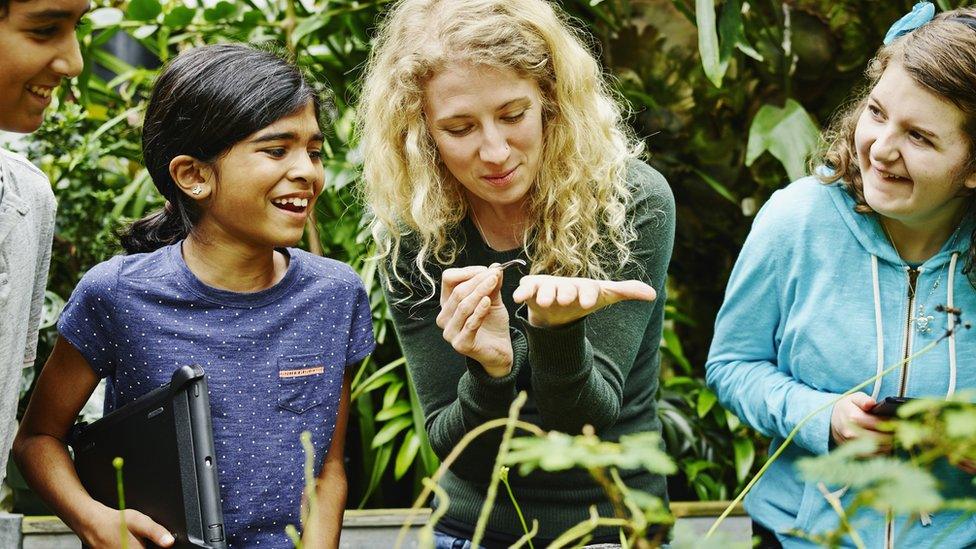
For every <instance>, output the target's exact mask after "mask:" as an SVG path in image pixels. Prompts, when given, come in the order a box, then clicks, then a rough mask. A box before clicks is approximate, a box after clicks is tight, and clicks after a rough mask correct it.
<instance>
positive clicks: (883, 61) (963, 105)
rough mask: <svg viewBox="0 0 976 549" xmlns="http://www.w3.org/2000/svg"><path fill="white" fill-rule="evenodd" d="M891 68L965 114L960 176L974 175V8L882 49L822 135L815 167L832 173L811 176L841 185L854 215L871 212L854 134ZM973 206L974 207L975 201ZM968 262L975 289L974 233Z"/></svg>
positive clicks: (952, 14) (943, 18)
mask: <svg viewBox="0 0 976 549" xmlns="http://www.w3.org/2000/svg"><path fill="white" fill-rule="evenodd" d="M892 63H897V64H899V65H900V66H901V67H902V68H903V69H904V70H905V72H907V73H908V74H909V75H910V76H911V78H912V80H914V81H915V83H917V84H918V85H920V86H922V87H924V88H926V89H928V90H929V91H931V92H932V93H934V94H936V95H938V96H939V97H942V98H945V99H946V100H947V101H949V102H951V103H952V104H953V105H955V106H956V107H958V108H959V110H961V111H962V112H963V115H964V116H965V123H964V127H963V130H964V131H965V133H966V135H967V136H968V137H969V147H970V155H969V156H970V158H969V162H968V163H967V164H966V165H965V166H963V169H962V172H961V173H962V174H971V173H973V172H976V92H974V90H976V8H961V9H957V10H953V11H947V12H943V13H940V14H939V15H937V16H936V17H935V18H934V19H932V21H930V22H928V23H926V24H924V25H922V26H921V27H919V28H917V29H915V30H914V31H912V32H910V33H908V34H906V35H904V36H902V37H900V38H897V39H896V40H895V41H893V42H891V43H890V44H888V45H887V46H884V47H882V48H881V49H880V50H879V51H878V54H877V55H876V56H875V57H874V59H872V60H871V62H870V63H869V64H868V68H867V71H866V75H867V79H868V84H867V85H866V86H865V87H864V88H863V89H862V90H861V91H860V92H859V93H858V94H857V95H856V96H855V99H854V101H853V102H851V103H850V104H849V105H848V106H847V107H846V108H845V109H844V110H842V111H841V113H840V114H839V115H838V116H837V117H836V118H835V119H834V121H833V123H832V124H831V126H830V128H829V129H828V130H827V131H826V132H825V133H824V137H823V142H822V147H821V152H820V154H819V155H818V156H817V157H816V158H815V161H814V164H816V165H818V166H826V167H828V168H830V170H828V171H823V170H815V173H817V177H818V178H819V179H820V180H821V181H823V182H825V183H834V182H836V181H840V182H841V183H842V184H843V185H844V187H845V188H846V189H847V192H848V193H850V194H851V196H852V197H854V200H855V201H856V203H857V205H856V206H855V208H854V209H855V211H857V212H860V213H871V212H873V210H872V209H871V207H870V206H868V204H867V202H865V200H864V187H863V183H862V181H861V171H860V168H859V165H858V159H857V147H856V145H855V143H854V131H855V129H856V128H857V121H858V119H859V118H860V117H861V114H862V113H863V112H864V109H865V107H866V106H867V102H868V95H869V94H870V92H871V89H873V88H874V86H875V85H876V84H877V83H878V80H880V79H881V75H882V74H883V73H884V71H885V69H886V68H888V66H889V65H891V64H892ZM974 196H976V195H974ZM973 204H974V205H976V198H974V201H973ZM971 210H972V206H971ZM971 214H972V211H971ZM966 256H967V257H966V267H965V269H964V271H963V272H965V273H967V275H968V277H969V281H970V283H971V284H972V285H973V286H974V287H976V272H974V269H973V266H974V264H976V231H974V233H973V234H972V235H970V245H969V250H968V252H967V254H966Z"/></svg>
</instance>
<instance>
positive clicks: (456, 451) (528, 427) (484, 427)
mask: <svg viewBox="0 0 976 549" xmlns="http://www.w3.org/2000/svg"><path fill="white" fill-rule="evenodd" d="M523 394H525V391H522V392H521V393H519V396H521V395H523ZM508 422H509V418H508V417H502V418H498V419H492V420H490V421H486V422H484V423H482V424H481V425H479V426H477V427H475V428H474V429H471V430H470V431H468V432H467V434H465V435H464V436H463V437H461V440H460V441H458V443H457V445H455V446H454V448H452V449H451V452H450V453H449V454H448V455H447V457H446V458H444V461H442V462H441V465H440V467H438V468H437V471H436V472H434V474H433V476H431V477H430V480H431V482H433V483H437V482H438V481H439V480H440V479H441V477H443V476H444V473H446V472H447V469H448V468H449V467H450V466H451V465H453V464H454V462H455V461H457V458H458V456H460V455H461V452H463V451H464V449H465V448H467V447H468V445H469V444H471V441H473V440H474V439H476V438H478V437H479V436H481V435H482V434H484V433H486V432H488V431H490V430H492V429H497V428H499V427H504V426H505V425H507V424H508ZM515 426H516V427H517V428H519V429H522V430H524V431H528V432H529V433H532V434H533V435H536V436H540V437H541V436H545V434H546V433H545V431H543V430H542V429H541V428H539V426H538V425H535V424H534V423H528V422H525V421H518V420H516V421H515ZM432 491H433V490H431V488H430V486H429V485H426V483H425V486H424V489H423V490H422V491H421V492H420V495H418V496H417V499H416V500H414V502H413V505H412V506H411V507H410V510H409V512H408V513H407V518H406V520H405V521H404V523H403V526H401V527H400V533H399V534H397V539H396V544H395V545H394V547H396V548H398V549H399V548H400V547H402V546H403V542H404V540H405V539H406V537H407V532H408V531H409V529H410V525H411V524H413V519H414V517H415V516H416V515H417V513H418V511H420V506H421V505H423V504H424V502H425V501H427V498H428V497H430V494H431V492H432Z"/></svg>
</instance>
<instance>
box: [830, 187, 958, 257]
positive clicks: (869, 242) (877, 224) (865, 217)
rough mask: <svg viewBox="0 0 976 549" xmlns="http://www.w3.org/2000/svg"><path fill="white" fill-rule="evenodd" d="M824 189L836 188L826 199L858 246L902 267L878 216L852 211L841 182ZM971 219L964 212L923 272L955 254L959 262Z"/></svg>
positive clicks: (849, 196)
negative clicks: (957, 225)
mask: <svg viewBox="0 0 976 549" xmlns="http://www.w3.org/2000/svg"><path fill="white" fill-rule="evenodd" d="M828 186H829V187H836V188H837V189H836V191H838V192H831V193H828V194H829V195H830V199H831V200H832V201H833V203H834V207H835V208H837V212H838V213H839V214H840V217H841V219H843V221H844V224H846V225H847V228H848V229H850V231H851V233H852V234H853V235H854V238H856V239H857V241H858V243H860V245H861V247H862V248H864V250H865V251H866V252H867V253H869V254H871V255H873V256H876V257H877V258H878V259H879V260H881V261H885V262H888V263H891V264H892V265H900V266H904V265H906V263H905V260H903V259H902V258H901V257H900V256H899V255H898V252H897V251H896V250H895V247H894V246H892V244H891V241H890V240H888V235H886V234H885V232H884V228H883V227H882V226H881V221H880V220H879V219H878V215H877V214H874V213H858V212H856V211H854V206H856V205H857V203H856V202H855V201H854V197H852V196H851V195H850V193H848V192H847V189H846V188H844V185H843V184H842V183H840V182H837V183H831V184H830V185H828ZM974 217H976V216H974V215H973V212H972V211H969V212H967V213H966V215H965V217H963V220H962V223H961V224H960V226H959V227H958V228H957V229H956V231H957V232H956V233H954V236H955V238H953V236H950V237H949V238H948V239H946V241H945V242H944V243H943V244H942V248H941V249H940V250H939V251H938V252H937V253H936V254H935V255H933V256H932V257H930V258H928V259H926V260H925V262H923V263H922V265H921V266H922V268H923V269H924V270H931V269H934V268H941V267H942V265H943V264H945V263H946V262H947V261H949V260H950V259H951V256H952V254H953V253H957V252H958V253H959V255H960V259H961V258H965V257H966V252H967V250H968V249H969V236H970V235H971V234H973V229H974V228H976V219H974Z"/></svg>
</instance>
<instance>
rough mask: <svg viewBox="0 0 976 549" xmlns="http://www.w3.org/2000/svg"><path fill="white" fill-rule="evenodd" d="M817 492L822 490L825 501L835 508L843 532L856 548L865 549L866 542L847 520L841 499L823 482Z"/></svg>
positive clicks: (819, 483)
mask: <svg viewBox="0 0 976 549" xmlns="http://www.w3.org/2000/svg"><path fill="white" fill-rule="evenodd" d="M817 490H820V493H821V494H823V497H824V499H826V500H827V503H829V504H830V507H831V508H833V510H834V512H835V513H837V517H838V518H840V525H841V528H843V530H844V531H845V532H847V534H848V535H850V536H851V541H852V542H854V546H855V547H857V549H865V546H864V540H862V539H861V536H860V534H858V533H857V530H855V529H854V528H852V527H851V521H850V520H848V519H847V513H845V512H844V506H843V505H841V503H840V498H839V497H837V496H835V495H834V494H832V493H830V490H827V485H826V484H824V483H822V482H818V483H817Z"/></svg>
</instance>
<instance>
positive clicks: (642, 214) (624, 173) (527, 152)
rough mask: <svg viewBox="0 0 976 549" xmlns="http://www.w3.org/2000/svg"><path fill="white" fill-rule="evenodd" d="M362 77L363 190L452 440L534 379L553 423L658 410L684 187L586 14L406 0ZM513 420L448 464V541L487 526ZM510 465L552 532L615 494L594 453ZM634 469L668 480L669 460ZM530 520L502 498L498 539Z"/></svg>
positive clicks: (649, 483) (515, 0)
mask: <svg viewBox="0 0 976 549" xmlns="http://www.w3.org/2000/svg"><path fill="white" fill-rule="evenodd" d="M363 93H364V95H363V101H362V105H361V107H360V112H361V113H362V120H361V128H360V129H361V135H362V145H363V149H364V150H363V152H364V154H365V158H366V161H365V167H364V182H365V187H364V195H365V200H366V201H367V202H368V204H369V206H370V208H371V211H372V214H373V216H374V217H373V219H372V231H373V235H374V238H375V240H376V243H377V245H378V248H379V251H380V253H381V255H382V256H383V258H384V274H385V278H384V281H385V289H386V292H387V297H388V298H389V301H390V303H391V304H392V305H393V307H392V311H393V319H394V322H395V325H396V328H397V334H398V336H399V339H400V343H401V345H402V348H403V352H404V355H405V356H406V359H407V364H408V366H409V369H410V372H411V376H412V379H413V381H414V382H415V384H416V388H417V393H418V396H419V397H420V401H421V405H422V407H423V410H424V413H425V415H426V426H427V433H428V435H429V438H430V442H431V445H432V447H433V448H434V451H435V452H436V453H437V454H438V455H439V456H441V457H442V458H443V457H445V456H446V455H447V454H448V452H449V451H450V450H451V449H452V448H453V447H454V446H455V445H456V444H457V442H458V441H459V440H460V439H461V437H463V436H464V435H465V434H466V433H467V432H469V431H470V430H471V429H473V428H475V427H477V426H478V425H481V424H482V423H484V422H486V421H489V420H491V419H495V418H499V417H504V416H505V415H506V414H507V412H508V408H509V405H510V404H511V403H512V401H513V399H514V398H515V396H516V394H517V393H518V392H519V391H522V390H525V391H527V392H528V393H529V401H528V403H527V405H526V406H525V407H524V409H523V411H522V419H523V420H526V421H530V422H533V423H535V424H537V425H539V426H540V427H542V428H543V429H546V430H558V431H564V432H567V433H572V434H578V433H580V432H581V430H582V429H583V427H584V426H586V425H591V426H592V427H593V428H594V429H595V431H596V433H597V434H598V435H599V436H600V437H602V438H604V439H607V440H616V439H618V438H619V437H620V436H621V435H626V434H629V433H636V432H641V431H657V430H659V429H660V423H659V421H658V418H657V406H656V402H655V395H656V392H657V388H658V365H659V358H658V344H659V341H660V338H661V324H662V319H663V316H664V301H665V300H664V291H663V288H664V277H665V272H666V270H667V266H668V261H669V260H670V256H671V248H672V244H673V240H674V201H673V198H672V195H671V192H670V190H669V188H668V185H667V183H666V182H665V180H664V178H663V177H662V176H661V175H660V174H659V173H657V172H656V171H654V170H653V169H651V168H649V167H648V166H647V165H646V164H644V163H642V162H641V161H639V160H638V155H639V153H640V152H641V148H640V146H639V145H638V144H637V143H636V142H635V140H634V139H633V138H632V137H631V136H630V135H629V133H628V131H627V129H626V127H625V125H624V121H623V119H622V113H621V109H620V107H619V106H618V105H617V103H616V102H615V100H614V97H613V96H612V94H611V93H610V92H609V90H608V87H607V85H606V82H605V80H604V78H603V76H602V74H601V71H600V68H599V65H598V63H597V62H596V60H595V59H594V58H593V55H592V53H591V52H590V51H589V50H588V49H587V47H586V46H585V43H584V38H583V36H582V35H581V33H580V32H579V31H577V30H576V29H574V28H573V27H571V26H570V25H568V24H567V22H566V17H565V15H564V14H563V13H561V12H560V11H558V8H556V7H555V6H554V4H551V3H549V2H546V1H543V0H403V1H400V2H398V3H397V4H396V5H395V6H394V7H393V8H392V11H391V13H390V14H389V15H388V17H387V19H386V21H385V23H384V25H383V26H382V28H381V30H380V33H379V37H378V40H377V44H376V47H375V49H374V51H373V55H372V57H371V59H370V62H369V66H368V71H367V75H366V81H365V85H364V92H363ZM514 260H521V263H518V262H516V263H512V262H513V261H514ZM505 266H509V267H510V268H503V267H505ZM655 289H656V292H655ZM612 304H613V306H612V307H611V306H609V305H612ZM498 437H499V435H498V434H490V435H486V436H483V437H481V438H480V439H478V440H477V442H476V443H475V444H473V445H472V446H470V447H469V448H468V450H466V451H465V452H464V453H463V455H462V457H461V459H459V460H458V462H457V463H456V464H455V465H454V466H453V467H452V468H451V470H450V472H449V473H448V474H447V476H446V477H445V479H444V480H443V482H442V488H444V490H445V491H446V493H447V494H448V496H449V497H450V504H449V506H448V509H447V511H446V515H445V516H444V518H443V519H442V520H441V522H439V523H438V531H439V534H438V535H439V538H438V539H439V541H438V543H440V544H441V545H443V546H448V547H450V546H454V545H452V544H455V543H457V544H460V545H457V546H459V547H460V546H462V545H463V544H464V543H465V540H469V539H470V538H471V537H472V534H473V530H474V525H475V522H476V519H477V515H478V511H479V509H480V507H481V504H482V502H483V500H484V495H485V489H486V486H487V482H488V480H489V478H490V476H491V473H492V467H493V462H494V459H495V455H496V453H497V450H498V442H499V438H498ZM510 480H511V483H512V486H513V490H514V496H515V498H516V499H517V501H518V504H519V506H520V507H521V510H522V511H523V513H524V514H525V519H526V520H527V521H529V523H531V520H532V519H537V520H539V525H540V530H539V533H538V536H537V538H536V539H537V540H538V541H537V542H536V544H537V545H539V543H540V542H541V543H545V541H546V540H550V539H552V538H554V537H555V536H557V535H558V534H559V533H561V532H562V531H564V530H566V529H567V528H569V527H571V526H572V525H575V524H577V523H578V522H580V521H582V520H584V519H586V518H587V516H588V514H589V511H588V509H589V507H590V506H591V505H597V506H598V507H599V510H600V512H601V513H602V514H603V515H605V516H607V515H611V514H612V510H611V508H610V504H609V502H608V501H607V500H606V497H605V495H604V493H603V491H602V490H601V489H600V488H599V486H597V485H596V484H595V483H594V482H593V481H591V480H590V479H589V477H588V475H587V474H586V473H585V472H583V471H571V472H566V473H559V474H547V473H534V474H531V475H529V476H527V477H521V476H519V475H517V474H515V473H514V472H513V473H512V474H511V476H510ZM624 480H625V481H626V482H627V484H628V485H630V486H632V487H633V488H637V489H640V490H644V491H646V492H649V493H652V494H655V495H657V496H660V497H662V498H665V497H666V494H665V481H664V478H663V477H661V476H655V475H651V474H648V473H647V472H641V471H627V472H625V474H624ZM523 533H524V532H523V528H522V526H521V524H520V521H519V518H518V516H517V513H516V510H515V508H514V507H513V505H512V503H511V502H510V501H509V500H508V498H505V497H502V498H499V499H498V501H497V503H496V505H495V510H494V512H493V514H492V515H491V519H490V521H489V524H488V532H487V536H486V538H485V541H484V545H485V546H486V547H494V546H507V545H509V544H511V543H512V542H514V541H515V540H517V539H518V538H519V537H520V536H522V535H523ZM594 540H595V541H605V542H617V541H619V537H618V535H617V533H616V532H613V531H611V530H608V529H601V530H598V531H597V532H596V537H595V538H594Z"/></svg>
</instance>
